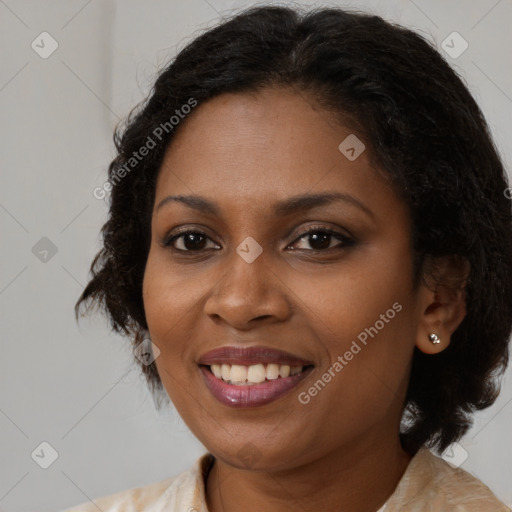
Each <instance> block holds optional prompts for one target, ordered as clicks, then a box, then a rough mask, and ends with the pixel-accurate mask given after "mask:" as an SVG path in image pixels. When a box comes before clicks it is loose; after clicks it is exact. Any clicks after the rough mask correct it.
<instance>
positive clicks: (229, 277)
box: [204, 251, 291, 330]
mask: <svg viewBox="0 0 512 512" xmlns="http://www.w3.org/2000/svg"><path fill="white" fill-rule="evenodd" d="M266 260H267V258H265V251H264V252H263V253H262V254H261V255H260V256H258V258H256V260H254V261H253V262H252V263H248V262H247V261H245V260H244V259H243V258H242V257H240V256H239V254H238V253H237V252H236V251H233V254H232V255H231V257H230V258H228V259H227V260H226V262H225V263H226V267H225V270H224V274H223V276H222V278H221V279H220V281H217V282H216V284H215V286H214V289H212V291H211V294H210V296H209V297H208V299H207V300H206V302H205V306H204V310H205V313H206V314H207V315H208V316H210V317H211V318H212V319H213V320H214V321H217V322H218V321H224V322H226V323H227V324H229V325H230V326H232V327H234V328H236V329H238V330H249V329H251V328H253V327H255V326H256V325H260V324H261V323H263V322H268V323H274V322H282V321H284V320H286V319H287V318H288V317H289V315H290V313H291V307H290V301H289V300H288V296H287V292H288V293H289V290H288V288H287V286H286V285H285V283H284V282H283V281H282V280H281V279H280V278H279V276H278V275H277V272H276V270H275V269H272V267H271V265H270V264H269V263H268V262H267V261H266Z"/></svg>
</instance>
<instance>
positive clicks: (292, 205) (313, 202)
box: [156, 192, 375, 219]
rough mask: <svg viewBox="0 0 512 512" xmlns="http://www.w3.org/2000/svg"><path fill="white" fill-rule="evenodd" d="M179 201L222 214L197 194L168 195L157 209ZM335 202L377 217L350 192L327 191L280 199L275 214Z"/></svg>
mask: <svg viewBox="0 0 512 512" xmlns="http://www.w3.org/2000/svg"><path fill="white" fill-rule="evenodd" d="M172 202H178V203H182V204H184V205H186V206H188V207H189V208H193V209H194V210H197V211H199V212H201V213H207V214H211V215H217V216H219V215H220V211H219V208H218V207H217V205H216V204H215V203H213V202H212V201H210V200H209V199H206V198H205V197H202V196H196V195H188V196H183V195H177V196H167V197H166V198H164V199H162V201H160V203H158V206H157V207H156V211H158V210H159V209H160V208H162V206H164V205H166V204H169V203H172ZM335 202H345V203H349V204H351V205H352V206H356V207H357V208H359V209H360V210H362V211H363V212H365V213H366V214H367V215H368V216H369V217H371V218H372V219H373V218H375V215H374V213H373V212H372V211H371V210H370V209H369V208H368V207H367V206H366V205H365V204H363V203H362V202H361V201H359V200H358V199H356V198H355V197H352V196H351V195H348V194H343V193H341V192H327V193H322V194H303V195H298V196H293V197H289V198H287V199H284V200H281V201H278V202H277V203H275V204H274V207H273V214H274V215H275V216H277V217H286V216H287V215H291V214H292V213H295V212H297V211H301V210H311V209H313V208H316V207H318V206H325V205H328V204H332V203H335Z"/></svg>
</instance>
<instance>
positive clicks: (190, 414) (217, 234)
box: [143, 88, 465, 512]
mask: <svg viewBox="0 0 512 512" xmlns="http://www.w3.org/2000/svg"><path fill="white" fill-rule="evenodd" d="M350 133H352V132H351V130H350V129H349V128H347V127H345V126H342V125H341V124H339V123H337V122H335V121H334V120H333V118H332V117H331V116H330V115H329V114H327V113H326V112H324V111H323V110H322V109H321V108H320V107H318V106H317V105H316V104H315V103H314V101H313V100H312V99H311V98H309V97H308V96H307V95H306V94H305V93H300V94H299V93H297V92H296V91H293V90H290V89H283V88H268V89H265V90H263V91H260V92H258V93H254V94H224V95H221V96H217V97H215V98H213V99H211V100H210V101H208V102H206V103H204V104H201V105H199V106H198V107H197V108H196V109H195V110H194V111H193V112H192V113H191V114H190V115H189V116H188V117H187V119H186V120H185V121H182V124H181V125H180V126H179V130H178V132H177V133H176V136H175V138H174V139H173V141H172V143H171V145H170V146H169V148H168V150H167V153H166V155H165V158H164V161H163V164H162V167H161V170H160V174H159V177H158V181H157V185H156V195H155V207H154V211H153V218H152V225H151V230H152V243H151V247H150V252H149V255H148V260H147V265H146V270H145V275H144V283H143V294H144V307H145V312H146V318H147V322H148V327H149V331H150V334H151V339H152V341H153V343H154V344H155V345H157V346H158V347H159V349H160V350H161V354H160V356H159V357H158V358H157V359H156V365H157V369H158V372H159V375H160V376H161V379H162V382H163V384H164V386H165V389H166V390H167V393H168V394H169V397H170V398H171V400H172V402H173V403H174V405H175V406H176V408H177V410H178V412H179V413H180V415H181V416H182V418H183V419H184V421H185V422H186V424H187V425H188V427H189V428H190V430H191V431H192V432H193V433H194V434H195V436H196V437H197V438H198V439H199V440H200V441H201V443H202V444H203V445H204V446H205V447H206V448H207V449H208V450H209V451H210V452H211V453H213V455H214V456H215V457H216V461H215V463H214V465H213V468H212V470H211V472H210V474H209V476H208V480H207V486H206V500H207V504H208V509H209V510H210V511H211V512H220V511H226V512H227V511H233V510H249V511H260V512H261V511H270V510H272V511H274V512H279V511H291V510H294V511H296V510H302V511H313V510H315V511H317V510H335V509H336V510H337V509H339V506H340V504H342V505H343V510H344V511H349V512H375V510H377V509H378V508H379V507H380V506H381V505H382V504H383V503H384V502H385V501H386V499H387V498H388V497H389V496H390V495H391V494H392V492H393V491H394V489H395V487H396V485H397V484H398V482H399V480H400V478H401V477H402V475H403V473H404V471H405V470H406V468H407V465H408V464H409V462H410V460H411V456H412V455H413V454H409V453H407V452H406V451H405V450H404V449H403V448H402V446H401V445H400V442H399V438H398V432H399V424H400V418H401V415H402V410H403V401H404V396H405V393H406V389H407V384H408V380H409V372H410V368H411V358H412V354H413V350H414V347H415V346H417V347H418V348H419V349H420V350H423V351H424V352H429V353H435V352H439V351H441V350H443V349H445V348H446V346H447V345H448V343H449V339H450V335H451V333H452V332H453V331H454V330H455V329H456V327H457V326H458V325H459V323H460V321H461V320H462V318H463V316H464V314H465V311H464V304H463V299H462V298H461V295H460V294H454V293H450V292H449V291H447V290H444V289H443V288H442V287H439V288H438V290H437V291H435V292H434V291H432V290H431V289H430V288H427V287H426V286H423V285H421V286H418V287H417V288H414V287H413V283H412V252H411V221H410V215H409V212H408V209H407V207H406V205H405V204H404V203H403V202H402V201H401V200H400V199H399V197H398V195H397V194H396V193H395V192H394V191H393V190H392V189H391V188H390V186H389V185H388V184H387V182H386V180H385V179H384V178H383V177H382V175H379V173H377V172H376V170H375V169H374V168H372V166H371V164H370V159H369V150H366V151H364V152H363V153H362V154H361V155H360V156H359V157H358V158H357V159H356V160H354V161H349V160H348V159H347V158H346V157H345V156H344V155H342V154H341V152H340V150H339V149H338V145H339V144H340V142H341V141H343V140H344V139H345V138H346V137H347V136H348V135H349V134H350ZM367 148H368V144H367ZM323 192H339V193H343V194H347V195H350V196H351V197H353V198H354V199H356V200H357V201H359V202H360V203H362V204H363V205H365V207H366V208H367V209H368V210H369V211H370V213H367V212H365V211H364V210H363V209H362V208H360V207H358V206H355V205H354V204H351V203H350V202H346V201H342V202H334V203H331V204H327V205H322V206H316V207H314V208H312V209H307V210H306V209H302V210H300V211H297V212H293V213H290V214H288V215H287V216H284V217H278V216H276V215H274V214H273V213H272V211H273V206H274V203H275V202H277V201H281V200H284V199H287V198H289V197H292V196H295V195H301V194H313V193H323ZM178 194H182V195H191V194H194V195H199V196H203V197H205V198H207V199H210V200H211V201H213V202H214V203H215V204H216V205H217V207H218V209H219V215H214V214H211V213H201V212H198V211H196V210H194V209H192V208H190V207H188V206H187V205H185V204H182V203H180V202H177V201H169V202H167V203H166V204H165V205H164V206H162V207H161V208H159V209H157V205H158V204H159V203H160V202H161V201H162V200H163V199H164V198H166V197H167V196H170V195H178ZM319 225H320V228H318V226H319ZM178 227H183V228H190V229H191V230H195V231H200V232H202V233H204V234H205V235H206V236H207V238H206V241H205V242H204V245H203V246H200V247H201V248H200V250H199V251H198V250H196V251H195V252H194V245H191V244H189V245H185V244H184V239H183V237H182V238H180V239H178V240H175V242H174V247H175V249H174V250H173V248H172V246H168V247H165V246H164V241H165V239H166V237H167V238H168V236H169V235H170V234H176V229H177V228H178ZM309 228H318V229H316V232H318V231H321V228H327V229H332V230H334V231H336V232H338V233H339V234H340V235H341V236H345V237H351V238H353V239H355V242H354V243H353V244H352V245H350V244H348V245H344V244H343V239H341V240H340V239H338V238H336V237H335V236H333V237H331V238H330V239H329V238H327V242H326V246H329V247H331V248H330V249H326V248H322V246H321V245H319V244H318V243H316V245H315V242H314V241H312V239H311V237H310V236H307V235H306V236H304V235H303V234H302V232H303V231H306V230H309ZM248 236H250V237H252V238H254V239H255V240H256V241H257V242H258V244H259V245H260V246H261V247H262V249H263V252H262V254H261V255H260V256H259V257H258V258H257V259H256V260H255V261H254V262H252V263H250V264H249V263H247V262H246V261H245V260H244V259H242V258H241V257H240V256H239V255H238V253H237V252H236V248H237V246H238V245H239V244H240V243H241V242H242V241H243V240H244V239H245V238H246V237H248ZM329 240H330V242H329ZM319 247H320V248H319ZM187 248H188V249H189V251H188V252H186V249H187ZM315 248H316V249H317V250H314V249H315ZM179 249H182V251H183V252H179ZM445 270H446V273H449V272H450V271H451V269H450V268H449V266H446V268H445ZM396 302H397V303H399V304H400V305H401V306H402V309H401V311H400V312H398V313H397V314H396V316H395V317H394V318H393V319H391V320H389V322H386V323H385V325H384V327H383V328H382V329H380V330H379V332H378V334H377V335H375V336H374V337H373V338H370V337H369V338H368V343H367V345H366V346H362V350H361V351H360V352H359V353H357V355H355V356H354V357H353V359H352V360H351V361H350V362H348V364H346V366H344V367H343V370H342V371H341V372H339V373H337V374H336V377H334V378H332V380H331V381H330V382H329V383H328V384H327V385H326V386H325V387H324V388H323V389H322V391H321V392H319V393H318V394H317V395H316V396H315V397H313V398H311V400H310V402H309V403H307V404H303V403H301V402H300V401H299V400H298V394H299V393H300V392H302V391H307V390H308V389H309V388H310V387H311V386H312V385H313V384H314V383H315V382H316V381H317V380H318V379H319V378H321V376H322V374H324V373H325V372H327V371H328V369H329V368H330V367H331V366H332V364H333V363H334V361H336V360H337V357H338V356H340V355H341V356H343V354H344V353H345V352H346V351H347V350H349V348H350V346H351V344H352V342H353V341H354V340H356V339H357V336H358V334H359V333H361V332H362V331H364V329H365V328H368V327H370V326H374V324H375V323H376V321H377V320H379V319H380V318H381V317H380V315H382V314H385V313H386V311H387V310H389V309H390V308H391V307H392V305H393V304H394V303H396ZM430 332H435V333H437V334H438V335H439V336H440V338H441V340H442V342H441V344H439V345H432V343H431V342H430V341H428V334H429V333H430ZM234 345H237V346H244V347H249V346H256V345H266V346H270V347H275V348H279V349H282V350H285V351H288V352H291V353H293V354H295V355H297V356H299V357H302V358H304V359H308V360H311V361H313V362H314V365H315V368H314V369H313V371H312V373H311V374H310V375H309V376H308V377H307V378H306V379H305V380H304V381H302V382H301V384H300V385H299V386H298V387H297V388H296V389H294V390H293V391H292V392H290V393H288V394H287V395H285V396H283V397H280V398H279V399H278V400H275V401H274V402H271V403H269V404H266V405H263V406H260V407H255V408H242V409H241V408H237V409H235V408H230V407H228V406H225V405H223V404H221V403H219V402H218V401H217V400H216V398H215V397H214V396H213V395H212V394H211V393H210V391H209V390H208V388H207V387H206V386H205V384H204V382H203V377H202V375H201V373H200V371H199V367H198V365H197V361H198V360H199V358H200V356H201V355H202V354H204V353H206V352H207V351H210V350H212V349H214V348H217V347H220V346H234ZM248 504H249V505H248ZM248 507H249V508H248Z"/></svg>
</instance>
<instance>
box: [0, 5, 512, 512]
mask: <svg viewBox="0 0 512 512" xmlns="http://www.w3.org/2000/svg"><path fill="white" fill-rule="evenodd" d="M303 3H305V4H308V5H310V6H312V5H315V4H314V3H313V2H303ZM253 4H254V2H243V1H237V2H235V1H227V0H189V1H187V2H178V1H175V0H174V1H171V0H165V1H164V0H155V1H152V2H143V1H142V0H118V1H116V0H92V1H91V0H89V1H87V0H72V1H70V0H66V1H64V0H52V1H46V2H41V1H36V0H27V1H23V0H0V43H1V46H0V48H1V53H2V61H1V62H2V66H1V67H0V111H1V112H2V122H1V126H0V144H1V152H0V159H1V169H2V174H1V176H2V186H1V189H0V226H1V233H2V255H3V262H2V267H1V274H0V311H1V322H2V349H1V350H2V357H1V362H0V364H1V367H0V385H1V388H0V389H1V397H0V398H1V400H0V429H1V437H0V439H1V452H2V468H1V480H0V510H2V511H6V510H9V511H13V512H19V511H28V510H36V509H37V510H39V511H56V510H60V509H64V508H66V507H70V506H71V505H73V504H77V503H82V502H85V501H87V500H88V499H90V498H94V497H99V496H103V495H106V494H111V493H113V492H117V491H119V490H123V489H127V488H131V487H135V486H140V485H145V484H149V483H152V482H156V481H159V480H163V479H165V478H168V477H170V476H172V475H175V474H177V473H179V472H181V471H183V470H185V469H186V468H188V467H189V466H190V465H191V464H192V463H193V462H195V460H196V459H197V458H198V457H199V456H200V455H201V454H202V453H203V451H204V448H203V447H202V446H201V445H200V444H199V442H198V441H196V440H195V439H194V437H193V436H192V435H191V434H190V433H189V431H188V429H187V427H186V426H185V425H184V424H183V422H182V421H181V420H180V418H179V416H178V414H177V413H176V412H175V411H173V410H169V411H166V412H162V413H160V414H158V413H157V412H156V410H155V406H154V404H153V401H152V399H151V397H150V395H149V392H148V391H147V390H146V389H145V387H144V383H143V381H142V380H141V379H140V378H139V376H138V374H137V372H136V371H134V370H133V369H132V366H131V354H130V352H129V350H130V349H129V345H128V343H127V341H125V340H124V339H123V338H121V337H120V336H117V335H114V334H111V333H110V332H109V328H108V324H107V322H106V321H105V320H104V319H102V318H101V317H100V316H99V315H96V316H94V315H93V316H92V317H90V318H89V319H85V320H83V321H82V323H81V324H80V326H77V325H76V323H75V320H74V316H73V305H74V303H75V301H76V299H77V296H78V294H79V293H80V291H81V290H82V288H83V285H84V283H85V282H86V277H87V271H88V268H89V264H90V262H91V260H92V258H93V256H94V255H95V253H96V251H97V250H98V248H99V229H100V227H101V225H102V224H103V222H104V220H105V215H106V204H105V202H104V201H102V200H98V199H96V198H95V197H94V196H93V193H92V191H93V190H94V188H95V187H98V186H101V185H102V184H103V183H104V181H105V177H106V167H107V165H108V163H109V162H110V160H111V158H112V157H113V156H114V150H113V144H112V130H113V128H114V126H115V124H116V123H117V121H118V120H119V119H121V118H123V117H124V116H125V115H126V114H127V113H128V111H129V110H130V109H131V107H133V106H134V105H135V104H136V103H137V102H138V101H140V100H141V99H142V98H143V97H144V96H145V95H146V94H147V92H148V90H149V87H150V85H151V82H152V80H153V79H154V77H155V74H156V73H157V71H158V70H159V69H160V67H161V66H162V65H163V64H164V63H166V62H167V60H168V59H169V58H170V57H171V56H173V55H174V54H175V53H176V51H178V50H179V49H180V48H182V47H183V46H184V45H185V44H186V43H187V42H188V41H190V40H191V39H192V38H193V37H194V35H197V34H198V33H199V31H200V30H202V29H204V28H207V27H210V26H212V25H213V24H215V23H216V22H217V21H218V20H219V19H220V18H221V16H223V15H227V14H230V13H231V12H232V10H233V9H239V8H242V7H245V6H248V5H253ZM330 4H332V5H344V6H348V7H352V8H357V9H361V10H369V11H373V12H375V13H378V14H380V15H383V16H384V17H385V18H387V19H390V20H394V21H396V22H399V23H402V24H404V25H406V26H409V27H412V28H415V29H416V30H418V31H420V32H421V33H422V34H424V35H425V36H426V37H428V38H429V39H430V40H432V41H435V43H436V45H437V46H438V48H440V51H441V52H443V49H442V47H441V43H442V41H443V40H445V39H446V38H447V36H449V34H451V33H452V32H453V31H457V32H459V33H460V34H461V35H462V37H463V38H464V39H465V40H466V41H467V42H468V44H469V47H468V49H467V50H466V51H465V52H464V53H463V54H462V55H461V56H459V57H458V58H452V57H450V56H446V58H447V60H448V61H449V62H450V63H451V64H452V65H453V66H454V68H455V69H456V70H457V71H458V72H459V73H460V74H461V75H462V76H463V77H464V78H465V80H466V81H467V83H468V85H469V87H470V89H471V91H472V92H473V94H474V95H475V96H476V98H477V101H478V102H479V104H480V106H481V108H482V110H483V111H484V114H485V115H486V117H487V119H488V122H489V124H490V126H491V129H492V132H493V135H494V137H495V140H496V143H497V146H498V148H499V150H500V151H501V153H502V155H503V158H504V160H505V163H506V164H507V167H508V169H510V163H511V154H512V147H511V140H512V137H511V135H512V115H511V114H512V73H511V66H510V60H509V59H510V49H511V48H512V37H511V30H510V24H511V21H512V1H511V0H500V1H497V0H480V1H472V2H464V1H462V0H460V1H454V0H452V1H448V2H447V1H443V0H433V1H427V0H415V1H412V0H403V1H399V0H394V1H386V2H384V1H381V2H378V1H362V2H343V1H339V2H330ZM316 5H317V4H316ZM322 5H327V2H322ZM43 31H47V32H48V33H50V34H51V36H52V37H53V38H54V39H55V40H56V41H57V43H58V45H59V46H58V48H57V50H56V51H55V52H54V53H53V54H52V55H50V56H49V57H48V58H46V59H43V58H42V57H41V56H40V55H39V54H38V53H36V51H34V50H33V49H32V47H31V43H32V41H34V40H35V41H36V43H37V42H38V41H40V38H38V36H39V34H41V32H43ZM45 37H46V36H45ZM45 41H46V43H45V51H47V50H48V48H50V46H49V40H45ZM457 44H458V43H457ZM40 46H42V45H41V43H40ZM41 51H42V50H41ZM43 237H46V238H47V239H49V240H50V241H51V244H50V243H49V242H48V240H46V239H44V240H43V241H41V239H42V238H43ZM36 244H38V245H36ZM34 246H35V247H36V248H35V249H34ZM53 246H54V247H55V249H56V250H57V252H56V253H55V254H53V253H52V247H53ZM55 249H53V250H54V251H55ZM44 250H48V251H49V252H48V253H44V252H41V251H44ZM34 253H35V254H34ZM41 259H43V260H45V259H46V261H41ZM511 374H512V371H511V370H510V369H509V370H508V372H507V374H506V376H505V379H504V384H503V390H502V393H501V395H500V397H499V399H498V400H497V402H496V404H495V405H494V406H493V407H491V408H489V409H487V410H485V411H483V412H481V413H479V414H477V415H476V419H475V425H474V427H473V429H472V430H471V432H470V433H469V434H468V435H467V436H466V437H465V438H464V439H463V440H462V441H461V443H460V445H459V446H455V447H454V451H453V455H452V453H451V452H450V453H449V454H447V458H452V461H453V462H454V463H456V464H459V465H461V467H463V468H464V469H466V470H468V471H470V472H471V473H473V474H474V475H476V476H477V477H478V478H480V479H481V480H483V481H484V482H485V483H486V484H487V485H489V486H490V487H491V489H492V490H493V491H494V492H495V493H496V494H497V495H498V497H500V498H501V499H502V500H503V501H505V502H506V503H507V504H508V505H512V486H511V485H510V483H511V477H510V473H511V471H510V470H511V461H512V441H511V439H510V432H511V431H512V428H511V427H512V405H511V402H512V382H511ZM507 433H508V435H507ZM42 442H47V443H49V444H50V445H51V446H52V447H53V449H54V450H56V452H57V453H58V458H57V459H56V460H55V461H54V462H53V464H52V465H51V466H50V467H48V469H42V468H41V467H40V465H39V464H38V463H36V460H39V461H41V460H42V459H43V458H44V457H49V454H50V450H49V449H46V450H45V449H43V452H44V453H45V455H44V457H43V456H40V457H39V459H38V458H37V457H36V456H34V457H32V456H31V454H32V453H33V452H34V450H35V449H36V448H38V447H39V446H40V443H42ZM43 448H44V446H43ZM38 450H39V451H36V453H42V452H41V451H40V450H41V448H38ZM466 457H467V458H466ZM464 459H465V460H464ZM48 460H49V459H48Z"/></svg>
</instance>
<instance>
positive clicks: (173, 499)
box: [62, 453, 212, 512]
mask: <svg viewBox="0 0 512 512" xmlns="http://www.w3.org/2000/svg"><path fill="white" fill-rule="evenodd" d="M211 460H212V456H211V455H210V454H208V453H207V454H205V455H203V456H202V457H201V458H200V459H199V460H198V461H197V462H196V463H195V464H194V465H193V466H192V467H191V468H190V469H188V470H186V471H184V472H183V473H180V474H179V475H177V476H174V477H171V478H167V479H165V480H161V481H159V482H156V483H153V484H149V485H145V486H142V487H135V488H133V489H127V490H124V491H121V492H117V493H115V494H110V495H108V496H103V497H101V498H97V499H94V500H93V501H88V502H86V503H82V504H80V505H77V506H75V507H71V508H68V509H66V510H64V511H62V512H98V510H101V511H102V512H140V511H141V510H144V512H164V511H165V512H173V511H180V512H181V511H186V510H188V509H192V508H194V506H196V507H197V510H199V509H200V507H199V506H198V503H200V502H202V501H203V500H204V486H203V471H205V470H207V469H208V467H209V464H210V463H211Z"/></svg>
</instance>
